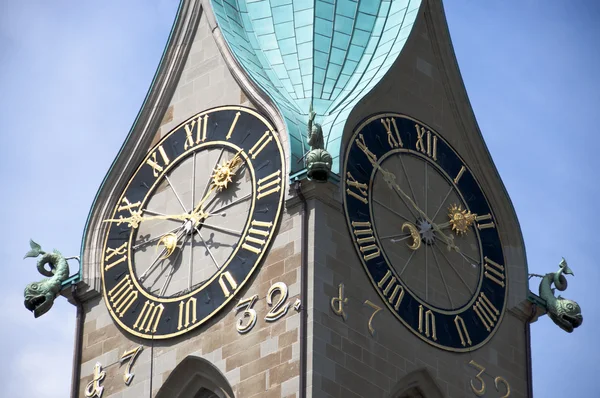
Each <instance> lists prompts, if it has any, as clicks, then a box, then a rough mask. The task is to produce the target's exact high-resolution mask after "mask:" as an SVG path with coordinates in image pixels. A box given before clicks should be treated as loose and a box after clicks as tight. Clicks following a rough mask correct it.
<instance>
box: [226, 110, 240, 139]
mask: <svg viewBox="0 0 600 398" xmlns="http://www.w3.org/2000/svg"><path fill="white" fill-rule="evenodd" d="M240 115H241V113H240V112H237V113H236V114H235V117H234V118H233V122H232V123H231V127H229V132H228V133H227V135H226V136H225V139H227V140H228V139H230V138H231V134H233V129H235V125H236V124H237V121H238V119H239V118H240Z"/></svg>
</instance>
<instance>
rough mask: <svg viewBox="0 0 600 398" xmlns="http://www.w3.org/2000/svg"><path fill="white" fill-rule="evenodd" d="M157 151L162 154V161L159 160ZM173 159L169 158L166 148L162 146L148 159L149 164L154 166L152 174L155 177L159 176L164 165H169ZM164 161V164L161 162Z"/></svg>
mask: <svg viewBox="0 0 600 398" xmlns="http://www.w3.org/2000/svg"><path fill="white" fill-rule="evenodd" d="M156 152H158V154H159V155H160V158H161V160H162V162H160V161H159V160H157V158H156ZM170 162H171V161H170V160H169V158H168V156H167V153H166V152H165V149H164V148H163V147H162V145H161V146H159V147H158V149H157V150H156V151H154V152H153V153H152V155H150V159H148V160H146V163H147V164H148V166H150V167H152V174H153V175H154V177H158V176H159V174H160V173H161V172H162V171H163V170H164V167H166V166H168V165H169V163H170ZM161 163H162V164H161Z"/></svg>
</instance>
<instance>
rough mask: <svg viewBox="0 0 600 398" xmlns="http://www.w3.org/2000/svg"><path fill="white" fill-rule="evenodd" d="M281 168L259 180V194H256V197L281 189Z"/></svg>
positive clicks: (259, 197) (262, 196)
mask: <svg viewBox="0 0 600 398" xmlns="http://www.w3.org/2000/svg"><path fill="white" fill-rule="evenodd" d="M280 175H281V170H277V171H276V172H274V173H273V174H269V175H268V176H266V177H263V178H261V179H260V180H258V183H257V184H258V188H257V189H256V190H257V191H258V195H256V199H261V198H264V197H265V196H269V195H270V194H272V193H275V192H279V191H280V190H281V184H280V183H281V177H280Z"/></svg>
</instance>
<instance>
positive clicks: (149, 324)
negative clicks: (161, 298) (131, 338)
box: [133, 300, 165, 333]
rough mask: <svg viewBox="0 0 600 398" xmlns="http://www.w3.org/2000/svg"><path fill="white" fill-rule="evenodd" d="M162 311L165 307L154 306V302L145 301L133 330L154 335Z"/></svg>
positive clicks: (160, 305)
mask: <svg viewBox="0 0 600 398" xmlns="http://www.w3.org/2000/svg"><path fill="white" fill-rule="evenodd" d="M164 309H165V307H164V306H163V305H162V304H154V302H152V301H150V300H146V302H145V303H144V307H143V308H142V312H140V315H139V316H138V317H137V319H136V321H135V323H134V324H133V328H134V329H138V330H139V331H144V332H146V333H148V332H150V331H151V332H152V333H156V328H157V327H158V322H159V321H160V317H161V316H162V313H163V311H164ZM144 327H145V328H144Z"/></svg>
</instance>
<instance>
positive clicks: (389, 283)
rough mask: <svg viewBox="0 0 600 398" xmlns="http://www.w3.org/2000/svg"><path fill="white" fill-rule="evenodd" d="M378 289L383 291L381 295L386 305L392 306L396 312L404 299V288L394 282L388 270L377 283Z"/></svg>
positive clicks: (394, 279) (394, 278)
mask: <svg viewBox="0 0 600 398" xmlns="http://www.w3.org/2000/svg"><path fill="white" fill-rule="evenodd" d="M377 286H378V287H379V288H380V289H383V295H384V296H385V297H386V298H387V300H388V303H390V304H394V309H395V310H396V311H398V309H399V308H400V303H401V302H402V298H403V297H404V286H401V285H400V283H398V281H397V280H396V277H395V276H392V273H391V271H390V270H388V271H387V272H386V273H385V275H384V276H383V278H381V280H380V281H379V282H378V283H377ZM384 286H385V288H384Z"/></svg>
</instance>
